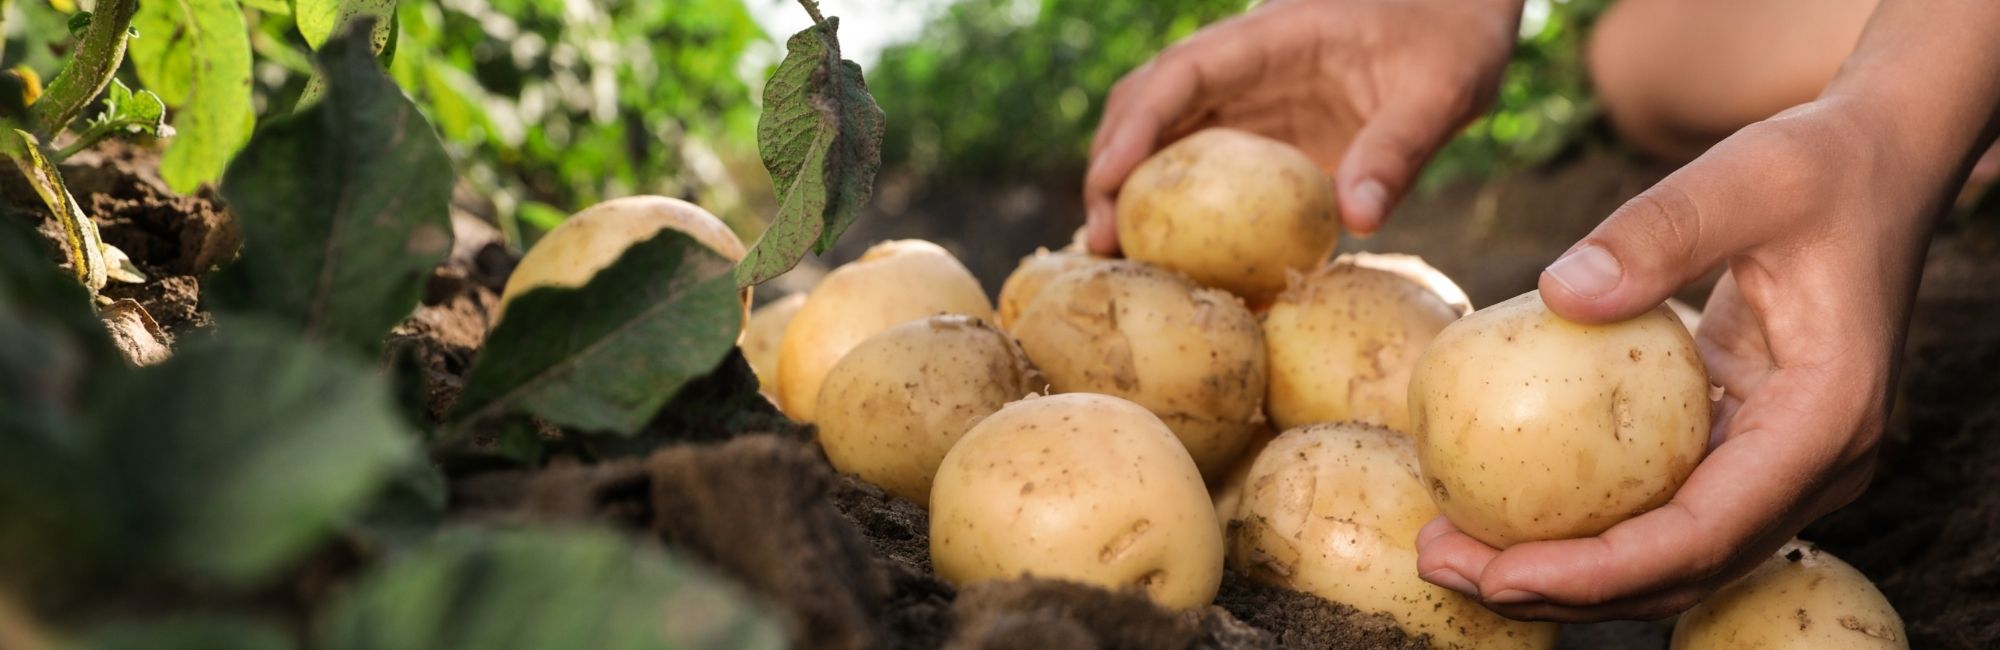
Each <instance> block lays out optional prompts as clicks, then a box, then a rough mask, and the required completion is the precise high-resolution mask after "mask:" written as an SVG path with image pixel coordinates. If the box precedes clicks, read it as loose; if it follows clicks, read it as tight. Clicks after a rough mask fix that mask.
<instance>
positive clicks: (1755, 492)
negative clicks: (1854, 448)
mask: <svg viewBox="0 0 2000 650" xmlns="http://www.w3.org/2000/svg"><path fill="white" fill-rule="evenodd" d="M1843 388H1844V387H1840V386H1835V385H1828V384H1827V383H1826V382H1825V381H1824V374H1823V373H1817V372H1815V371H1813V370H1812V369H1786V370H1781V371H1779V372H1777V373H1774V374H1773V375H1772V377H1771V378H1770V380H1769V381H1768V382H1767V383H1766V384H1765V386H1764V387H1763V388H1762V389H1760V390H1759V391H1758V392H1757V393H1756V394H1754V395H1752V396H1750V397H1749V398H1748V399H1747V400H1746V402H1745V404H1744V406H1743V408H1742V410H1740V411H1739V412H1738V414H1737V416H1736V421H1735V425H1736V426H1738V427H1739V428H1742V429H1744V431H1743V433H1740V434H1736V435H1733V436H1732V437H1730V438H1729V440H1728V441H1727V442H1724V443H1723V444H1722V445H1721V446H1719V447H1717V448H1716V450H1715V452H1714V453H1713V454H1710V455H1709V457H1708V458H1707V459H1706V460H1704V461H1703V462H1702V463H1701V464H1700V466H1698V467H1697V468H1696V469H1695V471H1694V473H1693V474H1692V475H1691V476H1690V477H1689V478H1688V481H1687V483H1686V484H1685V485H1683V486H1682V487H1681V489H1680V490H1679V492H1678V493H1677V494H1675V495H1674V498H1673V500H1672V501H1671V502H1669V503H1668V504H1667V505H1665V506H1662V507H1660V508H1658V509H1655V510H1653V511H1651V512H1647V513H1646V514H1643V515H1640V516H1638V517H1635V518H1633V519H1630V520H1627V521H1625V522H1622V523H1620V524H1618V525H1616V526H1613V527H1612V528H1611V529H1610V530H1607V531H1605V532H1604V533H1603V534H1602V535H1599V536H1596V537H1589V538H1583V539H1570V540H1558V541H1547V542H1530V543H1526V544H1520V545H1516V546H1513V547H1510V548H1508V549H1507V550H1505V551H1502V552H1501V553H1499V555H1497V556H1496V557H1494V558H1493V560H1492V561H1491V562H1490V563H1488V564H1487V565H1485V566H1484V567H1479V568H1478V573H1477V575H1476V576H1470V575H1469V576H1468V577H1472V578H1473V580H1475V581H1476V582H1478V584H1479V588H1480V589H1479V591H1480V593H1481V594H1482V595H1483V597H1484V599H1485V600H1487V601H1488V602H1492V603H1496V604H1515V605H1526V604H1529V603H1532V602H1538V601H1539V602H1547V603H1550V604H1554V605H1559V606H1566V607H1589V606H1594V605H1602V604H1606V603H1612V602H1615V601H1618V600H1620V599H1624V598H1629V597H1633V596H1635V595H1639V594H1646V593H1653V592H1665V591H1669V590H1675V589H1680V588H1685V587H1690V586H1699V585H1702V584H1705V583H1712V582H1715V581H1717V580H1719V579H1720V578H1722V577H1724V576H1728V575H1734V574H1736V573H1740V572H1741V571H1744V570H1747V569H1748V568H1749V567H1750V566H1754V564H1755V562H1756V561H1758V560H1760V559H1761V558H1763V557H1764V556H1765V555H1768V554H1769V553H1770V552H1771V551H1773V550H1775V549H1776V548H1777V547H1778V546H1779V545H1780V544H1782V543H1784V541H1785V540H1786V539H1788V538H1789V537H1790V536H1791V535H1792V534H1795V533H1796V532H1797V531H1798V529H1799V528H1801V527H1803V526H1804V524H1805V522H1807V521H1810V519H1811V518H1813V517H1816V516H1817V515H1819V514H1822V511H1821V509H1822V508H1826V507H1828V506H1827V503H1826V499H1823V498H1821V496H1822V495H1821V493H1822V492H1825V491H1827V490H1829V489H1833V488H1835V486H1833V485H1830V484H1829V483H1830V482H1835V481H1833V480H1834V479H1839V478H1841V477H1842V475H1843V474H1846V473H1848V471H1849V469H1850V467H1851V463H1850V461H1849V460H1847V456H1848V454H1847V450H1846V449H1845V446H1844V445H1843V444H1841V441H1844V440H1845V438H1846V437H1847V436H1848V434H1849V432H1852V431H1855V430H1856V427H1857V426H1860V425H1861V423H1862V417H1861V415H1860V414H1859V413H1856V412H1853V410H1852V409H1849V408H1843V407H1841V406H1839V405H1831V404H1826V403H1821V402H1826V401H1839V400H1840V398H1839V397H1837V396H1838V395H1843V394H1852V393H1846V392H1841V391H1842V389H1843ZM1846 489H1847V488H1845V487H1840V488H1837V489H1835V491H1838V492H1844V491H1846Z"/></svg>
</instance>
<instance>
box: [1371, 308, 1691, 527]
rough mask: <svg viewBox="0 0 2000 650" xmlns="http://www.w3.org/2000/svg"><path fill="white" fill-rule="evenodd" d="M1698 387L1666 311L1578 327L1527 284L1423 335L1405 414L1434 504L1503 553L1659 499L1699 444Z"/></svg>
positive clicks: (1609, 520)
mask: <svg viewBox="0 0 2000 650" xmlns="http://www.w3.org/2000/svg"><path fill="white" fill-rule="evenodd" d="M1708 393H1709V384H1708V375H1707V371H1706V370H1705V369H1704V368H1703V366H1702V363H1701V359H1700V358H1699V357H1697V356H1696V354H1695V347H1694V340H1693V339H1692V338H1691V337H1689V336H1688V332H1687V328H1685V327H1682V326H1681V322H1680V320H1678V319H1676V318H1675V317H1674V315H1673V312H1672V311H1669V310H1668V309H1667V308H1666V307H1665V306H1661V307H1659V308H1657V309H1654V310H1652V311H1649V312H1647V313H1645V314H1644V315H1641V316H1639V317H1637V318H1634V319H1631V320H1628V321H1625V322H1622V323H1616V324H1610V325H1579V324H1576V323H1571V322H1569V321H1566V320H1563V319H1562V318H1560V317H1558V316H1556V315H1555V314H1553V313H1551V312H1549V310H1548V308H1547V307H1546V306H1544V305H1543V304H1542V300H1541V295H1540V294H1539V293H1536V292H1529V293H1526V294H1523V295H1521V296H1518V297H1516V298H1514V299H1512V300H1508V301H1506V302H1503V303H1500V304H1498V305H1494V306H1492V307H1488V308H1486V309H1482V310H1479V311H1477V312H1473V313H1472V315H1470V316H1466V317H1465V318H1462V319H1459V321H1458V322H1455V323H1452V324H1451V325H1450V326H1448V327H1446V328H1445V329H1444V331H1443V332H1441V333H1439V334H1438V336H1437V338H1436V339H1434V340H1432V341H1431V345H1430V348H1429V349H1427V350H1425V351H1424V354H1423V357H1422V358H1420V359H1418V360H1417V368H1416V371H1415V372H1414V373H1413V374H1412V375H1411V377H1410V419H1411V425H1412V427H1413V429H1414V431H1413V433H1415V434H1416V437H1417V449H1418V452H1419V457H1420V458H1421V460H1422V467H1423V473H1424V480H1425V482H1426V484H1427V485H1429V486H1430V488H1431V497H1432V498H1433V499H1435V500H1436V501H1437V504H1438V508H1439V509H1440V510H1443V511H1444V514H1445V516H1447V517H1450V518H1451V521H1452V523H1454V524H1457V525H1458V527H1459V529H1461V530H1464V531H1465V532H1466V533H1467V534H1470V535H1472V537H1473V538H1475V539H1478V540H1480V541H1482V542H1485V543H1487V544H1491V545H1493V546H1495V547H1499V548H1506V547H1508V546H1512V545H1514V544H1517V543H1520V542H1525V541H1531V540H1546V539H1566V538H1575V537H1588V536H1591V535H1596V534H1598V533H1601V532H1604V530H1605V529H1607V528H1610V527H1611V526H1612V525H1613V524H1617V523H1618V522H1621V521H1624V520H1626V519H1629V518H1631V517H1633V516H1636V515H1639V514H1641V513H1644V512H1646V511H1648V510H1652V509H1653V508H1657V507H1659V506H1661V505H1663V504H1665V503H1666V502H1667V501H1668V500H1669V499H1671V498H1672V497H1673V495H1674V491H1675V490H1678V489H1680V486H1681V483H1682V482H1683V481H1686V480H1687V477H1688V474H1690V473H1693V472H1694V467H1695V464H1696V463H1698V462H1700V461H1701V459H1702V456H1703V455H1704V454H1705V453H1707V444H1708V425H1709V407H1710V404H1709V395H1708Z"/></svg>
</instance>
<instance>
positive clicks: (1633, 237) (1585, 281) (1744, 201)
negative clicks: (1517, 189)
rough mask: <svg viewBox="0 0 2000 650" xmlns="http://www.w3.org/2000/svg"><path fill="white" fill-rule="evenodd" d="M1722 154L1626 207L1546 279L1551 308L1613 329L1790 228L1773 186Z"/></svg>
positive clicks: (1720, 150) (1722, 150) (1752, 167)
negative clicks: (1781, 224) (1783, 226)
mask: <svg viewBox="0 0 2000 650" xmlns="http://www.w3.org/2000/svg"><path fill="white" fill-rule="evenodd" d="M1754 162H1755V160H1754V159H1751V160H1746V159H1745V158H1744V157H1743V156H1734V155H1731V154H1730V151H1729V148H1726V147H1717V149H1715V150H1711V151H1710V152H1709V155H1706V156H1703V157H1702V158H1700V159H1697V160H1695V161H1694V162H1691V163H1688V165H1687V166H1686V167H1683V168H1681V169H1680V170H1679V171H1676V172H1674V173H1673V175H1670V176H1668V177H1667V178H1666V179H1665V180H1662V181H1660V183H1659V184H1657V185H1654V186H1653V187H1652V188H1650V189H1648V190H1646V191H1645V192H1643V193H1641V194H1639V195H1638V196H1637V197H1633V199H1632V200H1630V201H1627V202H1625V204H1624V205H1622V206H1619V208H1618V209H1617V210H1616V211H1613V212H1612V213H1611V216H1610V217H1608V218H1606V219H1605V220H1604V222H1603V223H1600V224H1598V225H1597V229H1596V230H1593V231H1591V233H1590V234H1589V235H1587V236H1585V237H1584V238H1583V241H1580V242H1577V244H1576V245H1575V246H1572V247H1570V249H1569V251H1568V252H1565V253H1563V254H1562V256H1561V257H1559V258H1556V261H1555V262H1554V263H1552V264H1550V265H1549V266H1548V268H1547V269H1546V270H1544V271H1542V276H1541V281H1540V283H1539V284H1540V286H1539V288H1540V289H1541V294H1542V302H1543V303H1545V304H1547V305H1548V307H1549V309H1550V310H1551V311H1554V312H1555V313H1556V314H1557V315H1559V316H1562V317H1563V318H1566V319H1569V320H1572V321H1576V322H1579V323H1610V322H1617V321H1622V320H1626V319H1630V318H1633V317H1636V316H1638V315H1640V314H1642V313H1645V312H1646V310H1649V309H1653V308H1655V307H1658V306H1660V303H1663V302H1666V300H1667V298H1668V297H1671V296H1672V295H1673V294H1674V292H1676V291H1679V290H1680V288H1681V287H1683V286H1686V285H1687V284H1688V283H1689V282H1693V281H1694V280H1696V279H1698V278H1700V277H1701V276H1702V275H1703V274H1705V273H1707V272H1708V271H1709V270H1710V269H1713V268H1715V267H1716V266H1717V265H1720V264H1722V263H1723V262H1725V261H1726V260H1728V259H1729V258H1730V257H1733V256H1735V255H1737V254H1738V253H1741V252H1744V251H1746V250H1748V249H1749V248H1750V247H1751V246H1753V245H1755V244H1757V243H1758V242H1761V241H1764V240H1765V239H1766V238H1767V237H1768V235H1770V233H1769V232H1768V231H1770V230H1771V229H1773V228H1775V227H1776V226H1777V223H1776V222H1777V221H1780V220H1781V219H1780V218H1779V217H1780V211H1779V210H1773V209H1770V208H1772V207H1774V206H1770V205H1768V204H1769V203H1770V201H1771V194H1772V192H1771V189H1772V188H1770V187H1768V186H1765V187H1762V189H1759V186H1761V185H1768V183H1769V182H1770V181H1772V179H1769V178H1766V177H1765V175H1764V174H1763V173H1761V172H1760V170H1759V165H1756V164H1752V163H1754Z"/></svg>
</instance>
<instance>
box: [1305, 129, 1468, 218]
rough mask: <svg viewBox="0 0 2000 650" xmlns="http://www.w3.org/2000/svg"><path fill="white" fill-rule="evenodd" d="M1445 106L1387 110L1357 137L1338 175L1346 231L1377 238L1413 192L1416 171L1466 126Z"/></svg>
mask: <svg viewBox="0 0 2000 650" xmlns="http://www.w3.org/2000/svg"><path fill="white" fill-rule="evenodd" d="M1445 104H1446V103H1445V102H1432V101H1415V100H1405V101H1399V102H1394V103H1391V104H1389V105H1387V106H1384V107H1383V109H1382V110H1380V111H1376V112H1375V115H1374V116H1373V117H1372V118H1370V119H1369V120H1368V122H1367V123H1366V124H1363V125H1362V126H1361V130H1360V131H1359V132H1357V133H1355V134H1354V141H1353V142H1351V143H1349V144H1348V146H1347V153H1346V154H1344V155H1343V156H1342V157H1341V160H1340V167H1339V169H1338V170H1336V171H1335V174H1334V186H1335V187H1336V188H1338V189H1339V195H1340V218H1341V221H1342V222H1344V223H1345V224H1346V225H1347V229H1348V230H1351V231H1354V232H1356V233H1360V234H1364V235H1365V234H1368V233H1372V232H1375V231H1376V230H1377V229H1379V228H1381V227H1382V223H1383V222H1385V221H1388V219H1389V211H1390V210H1392V209H1394V208H1395V206H1396V203H1397V202H1398V201H1401V200H1402V198H1403V195H1404V194H1405V193H1407V192H1409V189H1410V185H1411V184H1413V183H1414V182H1415V181H1416V177H1417V172H1418V170H1421V169H1423V166H1424V163H1427V162H1430V159H1431V156H1432V155H1435V154H1436V153H1437V151H1438V149H1439V148H1440V147H1443V146H1444V143H1445V141H1446V140H1449V139H1451V136H1452V134H1453V133H1455V132H1457V131H1458V128H1459V127H1460V126H1461V125H1462V124H1463V122H1464V120H1461V119H1459V118H1458V117H1456V116H1455V115H1453V114H1451V113H1450V112H1449V111H1448V110H1447V107H1446V106H1445Z"/></svg>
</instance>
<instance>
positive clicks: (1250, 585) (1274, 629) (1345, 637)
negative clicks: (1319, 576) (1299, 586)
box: [1215, 571, 1430, 650]
mask: <svg viewBox="0 0 2000 650" xmlns="http://www.w3.org/2000/svg"><path fill="white" fill-rule="evenodd" d="M1215 604H1216V605H1217V606H1219V607H1221V608H1223V609H1226V610H1229V612H1230V613H1232V614H1235V615H1236V617H1237V618H1240V619H1242V620H1243V622H1245V623H1248V624H1250V625H1251V626H1252V627H1256V628H1258V629H1261V630H1267V631H1269V632H1270V634H1271V636H1272V637H1273V641H1274V643H1275V644H1276V645H1277V647H1284V648H1388V649H1404V648H1408V649H1410V650H1418V649H1422V648H1429V647H1430V641H1429V639H1430V637H1428V636H1426V637H1423V638H1411V637H1410V636H1409V635H1408V634H1405V633H1404V632H1403V629H1402V628H1401V627H1398V626H1397V625H1396V620H1395V619H1393V618H1390V617H1389V615H1388V614H1367V613H1363V612H1361V611H1359V610H1356V609H1354V608H1353V607H1348V606H1346V605H1342V604H1339V603H1335V602H1332V601H1328V600H1326V599H1323V598H1319V597H1317V596H1313V595H1310V594H1302V593H1299V592H1296V591H1292V590H1289V589H1281V588H1278V587H1271V586H1266V585H1262V584H1258V583H1256V582H1254V581H1251V580H1250V579H1249V578H1246V577H1244V576H1243V575H1241V574H1238V573H1236V572H1233V571H1232V572H1230V573H1228V574H1227V575H1225V576H1224V577H1223V580H1222V592H1221V593H1219V594H1216V596H1215Z"/></svg>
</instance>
